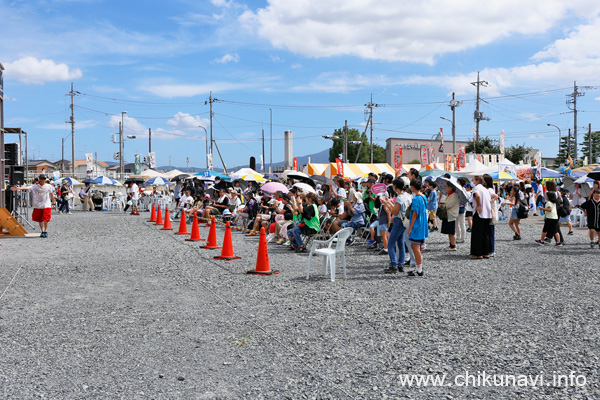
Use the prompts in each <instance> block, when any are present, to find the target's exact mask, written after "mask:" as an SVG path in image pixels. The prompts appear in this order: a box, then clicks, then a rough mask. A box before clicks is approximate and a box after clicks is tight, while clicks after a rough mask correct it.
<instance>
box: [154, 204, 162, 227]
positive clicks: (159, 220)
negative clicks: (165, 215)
mask: <svg viewBox="0 0 600 400" xmlns="http://www.w3.org/2000/svg"><path fill="white" fill-rule="evenodd" d="M154 225H163V219H162V211H160V206H158V211H156V223H155V224H154Z"/></svg>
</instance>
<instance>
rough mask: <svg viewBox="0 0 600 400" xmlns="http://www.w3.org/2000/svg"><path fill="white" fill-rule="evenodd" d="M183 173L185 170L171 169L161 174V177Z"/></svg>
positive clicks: (170, 177) (172, 176)
mask: <svg viewBox="0 0 600 400" xmlns="http://www.w3.org/2000/svg"><path fill="white" fill-rule="evenodd" d="M184 173H185V172H182V171H180V170H178V169H172V170H171V171H169V172H167V173H164V174H162V177H163V178H168V179H172V178H174V177H176V176H177V175H181V174H184Z"/></svg>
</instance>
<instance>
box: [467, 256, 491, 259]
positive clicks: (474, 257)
mask: <svg viewBox="0 0 600 400" xmlns="http://www.w3.org/2000/svg"><path fill="white" fill-rule="evenodd" d="M488 258H489V257H488ZM471 260H483V257H482V256H471Z"/></svg>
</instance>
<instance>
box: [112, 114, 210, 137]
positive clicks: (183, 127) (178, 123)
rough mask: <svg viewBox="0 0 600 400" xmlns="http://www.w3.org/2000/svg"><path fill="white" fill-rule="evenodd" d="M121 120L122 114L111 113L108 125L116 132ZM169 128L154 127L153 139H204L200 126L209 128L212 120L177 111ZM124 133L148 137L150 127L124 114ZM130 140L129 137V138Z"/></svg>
mask: <svg viewBox="0 0 600 400" xmlns="http://www.w3.org/2000/svg"><path fill="white" fill-rule="evenodd" d="M119 122H121V116H120V115H111V116H110V120H109V122H108V127H109V128H112V129H114V132H118V130H119ZM167 125H168V126H169V128H168V129H165V128H153V129H152V140H160V139H181V138H186V139H204V138H205V137H206V136H205V134H204V129H202V128H200V127H199V126H200V125H202V126H204V127H205V128H206V129H207V130H208V129H209V126H210V120H208V119H206V118H200V117H199V116H197V115H190V114H188V113H184V112H181V111H179V112H177V113H176V114H175V115H174V116H173V118H171V119H169V120H168V121H167ZM123 127H124V130H123V133H124V135H126V136H127V135H134V136H136V139H130V140H139V139H142V140H143V139H144V138H145V139H147V138H148V128H149V127H147V126H145V125H144V124H142V123H141V122H139V121H138V120H137V119H136V118H134V117H130V116H128V115H127V114H125V115H124V116H123ZM128 140H129V139H128Z"/></svg>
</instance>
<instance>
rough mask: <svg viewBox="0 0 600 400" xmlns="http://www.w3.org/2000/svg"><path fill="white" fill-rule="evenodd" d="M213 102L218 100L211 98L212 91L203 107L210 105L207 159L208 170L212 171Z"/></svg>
mask: <svg viewBox="0 0 600 400" xmlns="http://www.w3.org/2000/svg"><path fill="white" fill-rule="evenodd" d="M215 101H218V100H217V99H215V98H213V97H212V91H211V92H210V95H209V97H208V101H205V102H204V104H205V105H206V104H209V105H210V147H209V150H210V152H209V154H210V157H208V159H209V164H210V165H209V166H208V169H212V167H213V110H212V105H213V103H214V102H215Z"/></svg>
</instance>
